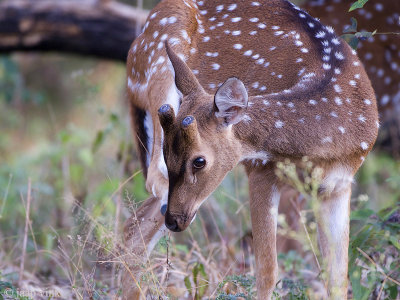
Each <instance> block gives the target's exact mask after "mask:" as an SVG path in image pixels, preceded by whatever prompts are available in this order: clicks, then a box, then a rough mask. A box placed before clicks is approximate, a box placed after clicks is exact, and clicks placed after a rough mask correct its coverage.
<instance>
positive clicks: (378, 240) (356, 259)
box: [349, 204, 400, 300]
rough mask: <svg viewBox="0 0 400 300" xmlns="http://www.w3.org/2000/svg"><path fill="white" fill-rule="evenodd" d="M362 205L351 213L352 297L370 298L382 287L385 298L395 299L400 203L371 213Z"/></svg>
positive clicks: (398, 272)
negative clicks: (394, 280)
mask: <svg viewBox="0 0 400 300" xmlns="http://www.w3.org/2000/svg"><path fill="white" fill-rule="evenodd" d="M364 206H365V204H364V205H362V207H360V208H359V209H357V210H355V211H353V212H352V214H351V222H352V223H351V224H352V226H351V233H350V247H349V277H350V281H351V284H352V287H353V297H354V299H360V300H361V299H369V297H370V295H371V293H372V291H374V290H377V289H382V293H383V294H384V295H386V297H385V299H396V297H397V293H398V286H397V284H396V283H395V282H393V281H392V280H388V278H387V276H390V277H391V278H399V277H400V269H399V268H398V266H399V265H400V257H399V250H400V247H399V240H400V222H399V221H400V217H399V216H400V205H397V206H396V207H393V208H388V209H382V210H380V211H378V212H374V211H373V210H371V209H368V208H365V207H364Z"/></svg>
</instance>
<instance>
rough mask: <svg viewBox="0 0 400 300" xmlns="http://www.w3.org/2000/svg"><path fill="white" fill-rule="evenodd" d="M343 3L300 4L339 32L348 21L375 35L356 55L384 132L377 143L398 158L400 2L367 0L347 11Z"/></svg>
mask: <svg viewBox="0 0 400 300" xmlns="http://www.w3.org/2000/svg"><path fill="white" fill-rule="evenodd" d="M350 5H351V3H350V2H349V1H346V0H309V1H307V2H305V3H304V4H303V5H302V8H304V9H305V10H306V11H308V12H309V13H310V14H311V15H313V16H314V17H318V18H320V19H321V21H322V22H323V23H324V24H327V25H331V26H333V27H334V28H335V29H336V31H337V32H342V31H343V29H344V28H346V27H347V26H348V25H350V18H351V17H354V18H356V19H357V22H358V30H359V31H369V32H372V31H374V30H375V29H377V30H378V34H377V35H375V36H373V37H371V38H368V39H367V40H364V41H360V44H359V45H358V49H357V52H358V56H359V57H360V59H361V61H362V62H363V64H364V66H365V70H366V72H367V74H368V76H369V78H370V79H371V83H372V87H373V88H374V90H375V93H376V98H377V103H378V111H379V113H380V116H381V118H380V120H381V123H382V125H383V126H382V127H383V129H384V131H383V133H384V134H383V135H382V136H381V139H380V144H382V146H383V147H384V148H385V149H387V150H389V151H390V152H391V153H392V154H393V155H394V156H395V157H396V158H400V39H399V36H398V35H396V34H393V32H395V33H396V32H397V33H399V32H400V1H392V0H369V1H368V2H367V3H366V4H365V5H364V7H363V8H362V9H357V10H355V11H352V12H348V9H349V7H350Z"/></svg>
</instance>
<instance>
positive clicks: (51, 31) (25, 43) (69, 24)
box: [0, 0, 148, 62]
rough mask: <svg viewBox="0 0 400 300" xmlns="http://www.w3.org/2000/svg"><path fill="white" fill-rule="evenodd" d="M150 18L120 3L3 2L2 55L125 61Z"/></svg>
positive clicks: (0, 22)
mask: <svg viewBox="0 0 400 300" xmlns="http://www.w3.org/2000/svg"><path fill="white" fill-rule="evenodd" d="M147 14H148V12H147V11H143V10H140V9H136V8H134V7H132V6H128V5H125V4H122V3H118V2H114V1H102V2H101V1H86V0H85V1H71V0H60V1H54V0H39V1H31V0H7V1H3V2H0V53H10V52H13V51H58V52H68V53H75V54H83V55H91V56H96V57H100V58H105V59H112V60H119V61H123V62H125V60H126V56H127V52H128V49H129V47H130V44H131V43H132V41H133V40H134V39H135V38H136V36H137V35H138V32H140V30H141V27H142V25H143V24H144V22H145V20H146V17H147Z"/></svg>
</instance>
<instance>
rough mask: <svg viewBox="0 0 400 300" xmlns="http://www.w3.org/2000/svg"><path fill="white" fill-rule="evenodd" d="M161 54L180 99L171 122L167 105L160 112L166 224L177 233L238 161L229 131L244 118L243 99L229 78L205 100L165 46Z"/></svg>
mask: <svg viewBox="0 0 400 300" xmlns="http://www.w3.org/2000/svg"><path fill="white" fill-rule="evenodd" d="M166 50H167V54H168V57H169V59H170V61H171V63H172V66H173V68H174V71H175V84H176V87H177V88H178V90H179V91H180V92H181V93H182V96H183V98H182V104H181V107H180V109H179V112H178V114H177V116H176V117H175V114H174V111H173V108H172V107H171V106H170V105H168V104H165V105H163V106H161V107H160V109H159V118H160V123H161V126H162V128H163V130H164V136H165V137H164V158H165V163H166V165H167V169H168V177H169V194H168V208H167V211H166V215H165V224H166V226H167V227H168V228H169V229H170V230H172V231H182V230H184V229H186V227H187V226H189V224H190V223H191V221H192V220H193V218H194V216H195V214H196V212H197V209H198V208H199V206H200V204H201V203H202V202H203V201H204V200H205V199H206V198H207V197H208V196H209V195H210V194H211V193H212V192H213V191H214V190H215V189H216V187H217V186H218V185H219V184H220V183H221V181H222V180H223V178H224V177H225V175H226V174H227V173H228V172H229V171H230V170H231V169H232V168H233V167H234V166H235V165H236V164H237V163H238V161H239V160H240V157H241V145H240V144H239V143H238V141H237V139H236V138H235V136H234V134H233V131H232V125H234V124H236V123H238V122H240V121H241V119H242V118H243V116H244V113H245V111H246V109H247V100H248V96H247V91H246V89H245V87H244V85H243V83H242V82H241V81H240V80H239V79H237V78H229V79H228V80H227V81H226V82H225V83H224V84H223V85H222V86H221V87H220V88H219V89H218V91H217V92H216V94H215V95H209V94H207V93H206V92H205V90H204V89H203V88H202V86H201V85H200V84H199V82H198V81H197V79H196V77H195V76H194V75H193V73H192V72H191V70H190V69H189V67H188V66H187V65H186V64H185V62H184V61H182V60H181V59H180V58H179V57H178V56H177V55H176V54H175V53H174V52H173V50H172V49H171V48H170V47H169V46H168V44H166Z"/></svg>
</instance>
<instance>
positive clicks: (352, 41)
mask: <svg viewBox="0 0 400 300" xmlns="http://www.w3.org/2000/svg"><path fill="white" fill-rule="evenodd" d="M341 38H342V39H344V40H345V41H346V42H347V43H348V44H349V45H350V47H351V48H353V49H354V50H356V49H357V46H358V43H359V42H360V41H359V39H358V38H357V37H356V36H355V35H354V34H343V35H342V36H341Z"/></svg>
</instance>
